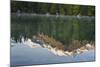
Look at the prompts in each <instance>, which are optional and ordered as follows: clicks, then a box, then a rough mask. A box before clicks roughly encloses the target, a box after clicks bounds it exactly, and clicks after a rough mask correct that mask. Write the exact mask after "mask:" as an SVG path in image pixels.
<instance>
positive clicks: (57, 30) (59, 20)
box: [11, 14, 95, 43]
mask: <svg viewBox="0 0 100 67" xmlns="http://www.w3.org/2000/svg"><path fill="white" fill-rule="evenodd" d="M39 33H40V34H41V33H43V34H45V35H48V36H50V37H54V38H55V39H57V40H59V41H61V42H63V43H68V42H69V41H71V40H88V41H94V40H95V18H94V17H88V16H82V17H81V16H80V17H77V16H56V15H50V16H46V15H31V14H22V15H17V14H12V16H11V37H14V39H15V40H18V39H19V38H20V36H26V37H32V36H33V35H37V34H39Z"/></svg>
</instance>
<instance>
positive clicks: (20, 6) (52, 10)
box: [11, 1, 95, 16]
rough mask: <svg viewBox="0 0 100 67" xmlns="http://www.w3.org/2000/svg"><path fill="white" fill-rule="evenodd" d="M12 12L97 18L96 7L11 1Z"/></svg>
mask: <svg viewBox="0 0 100 67" xmlns="http://www.w3.org/2000/svg"><path fill="white" fill-rule="evenodd" d="M11 12H12V13H13V12H20V13H36V14H54V15H55V14H58V15H75V16H76V15H82V16H95V6H90V5H71V4H57V3H42V2H24V1H11Z"/></svg>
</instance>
